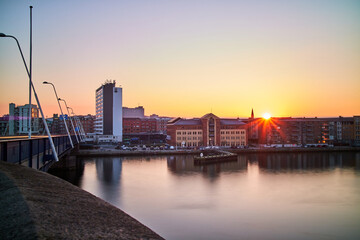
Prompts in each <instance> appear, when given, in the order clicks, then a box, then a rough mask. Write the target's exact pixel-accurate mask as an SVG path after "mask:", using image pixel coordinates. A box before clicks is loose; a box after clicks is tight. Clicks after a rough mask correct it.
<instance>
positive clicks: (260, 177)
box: [55, 152, 360, 239]
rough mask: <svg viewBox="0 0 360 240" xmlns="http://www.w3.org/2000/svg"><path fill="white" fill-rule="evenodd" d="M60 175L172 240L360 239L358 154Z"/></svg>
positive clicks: (109, 163)
mask: <svg viewBox="0 0 360 240" xmlns="http://www.w3.org/2000/svg"><path fill="white" fill-rule="evenodd" d="M55 174H56V175H57V176H59V177H61V178H63V179H65V180H67V181H69V182H71V183H73V184H75V185H77V186H79V187H80V188H82V189H84V190H86V191H88V192H90V193H92V194H94V195H96V196H98V197H99V198H102V199H104V200H105V201H107V202H109V203H111V204H113V205H115V206H116V207H118V208H120V209H122V210H123V211H125V212H126V213H128V214H129V215H131V216H132V217H134V218H136V219H137V220H139V221H140V222H142V223H143V224H145V225H146V226H148V227H150V228H151V229H153V230H154V231H155V232H157V233H158V234H160V235H161V236H163V237H164V238H166V239H360V153H355V152H343V153H340V152H339V153H327V152H325V153H296V154H288V153H286V154H282V153H276V154H275V153H274V154H243V155H240V156H238V160H237V161H233V162H226V163H221V164H212V165H206V166H194V164H193V157H192V156H189V155H187V156H185V155H182V156H149V157H96V158H86V159H84V169H82V170H81V171H77V172H74V171H72V172H71V171H70V172H67V171H64V172H57V173H55Z"/></svg>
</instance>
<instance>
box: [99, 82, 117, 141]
mask: <svg viewBox="0 0 360 240" xmlns="http://www.w3.org/2000/svg"><path fill="white" fill-rule="evenodd" d="M95 108H96V120H95V133H96V134H97V135H106V136H111V141H112V142H122V135H123V132H122V116H123V115H122V88H121V87H115V81H106V82H105V83H104V84H103V85H101V87H99V88H98V89H97V90H96V101H95ZM107 139H109V137H107Z"/></svg>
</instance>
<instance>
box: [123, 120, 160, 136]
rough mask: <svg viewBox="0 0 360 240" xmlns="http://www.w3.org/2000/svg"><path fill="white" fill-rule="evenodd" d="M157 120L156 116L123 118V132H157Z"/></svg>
mask: <svg viewBox="0 0 360 240" xmlns="http://www.w3.org/2000/svg"><path fill="white" fill-rule="evenodd" d="M156 125H157V121H156V119H155V118H123V127H124V128H123V132H124V134H129V133H155V132H157V131H156Z"/></svg>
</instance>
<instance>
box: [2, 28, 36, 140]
mask: <svg viewBox="0 0 360 240" xmlns="http://www.w3.org/2000/svg"><path fill="white" fill-rule="evenodd" d="M0 37H8V38H12V39H14V40H15V41H16V43H17V45H18V48H19V51H20V54H21V57H22V60H23V62H24V64H25V67H26V71H27V73H28V75H29V123H28V124H29V126H28V132H29V139H31V118H32V114H31V113H32V109H31V84H32V80H31V59H30V71H29V70H28V68H27V65H26V62H25V58H24V55H23V53H22V50H21V47H20V44H19V41H18V40H17V38H16V37H14V36H12V35H6V34H5V33H0ZM30 46H31V45H30ZM30 51H31V50H30Z"/></svg>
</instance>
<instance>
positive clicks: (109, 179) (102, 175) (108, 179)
mask: <svg viewBox="0 0 360 240" xmlns="http://www.w3.org/2000/svg"><path fill="white" fill-rule="evenodd" d="M95 164H96V174H97V178H98V179H99V180H100V181H102V182H105V183H111V184H112V185H114V184H118V183H119V180H120V175H121V170H122V160H121V159H119V158H101V159H96V160H95Z"/></svg>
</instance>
